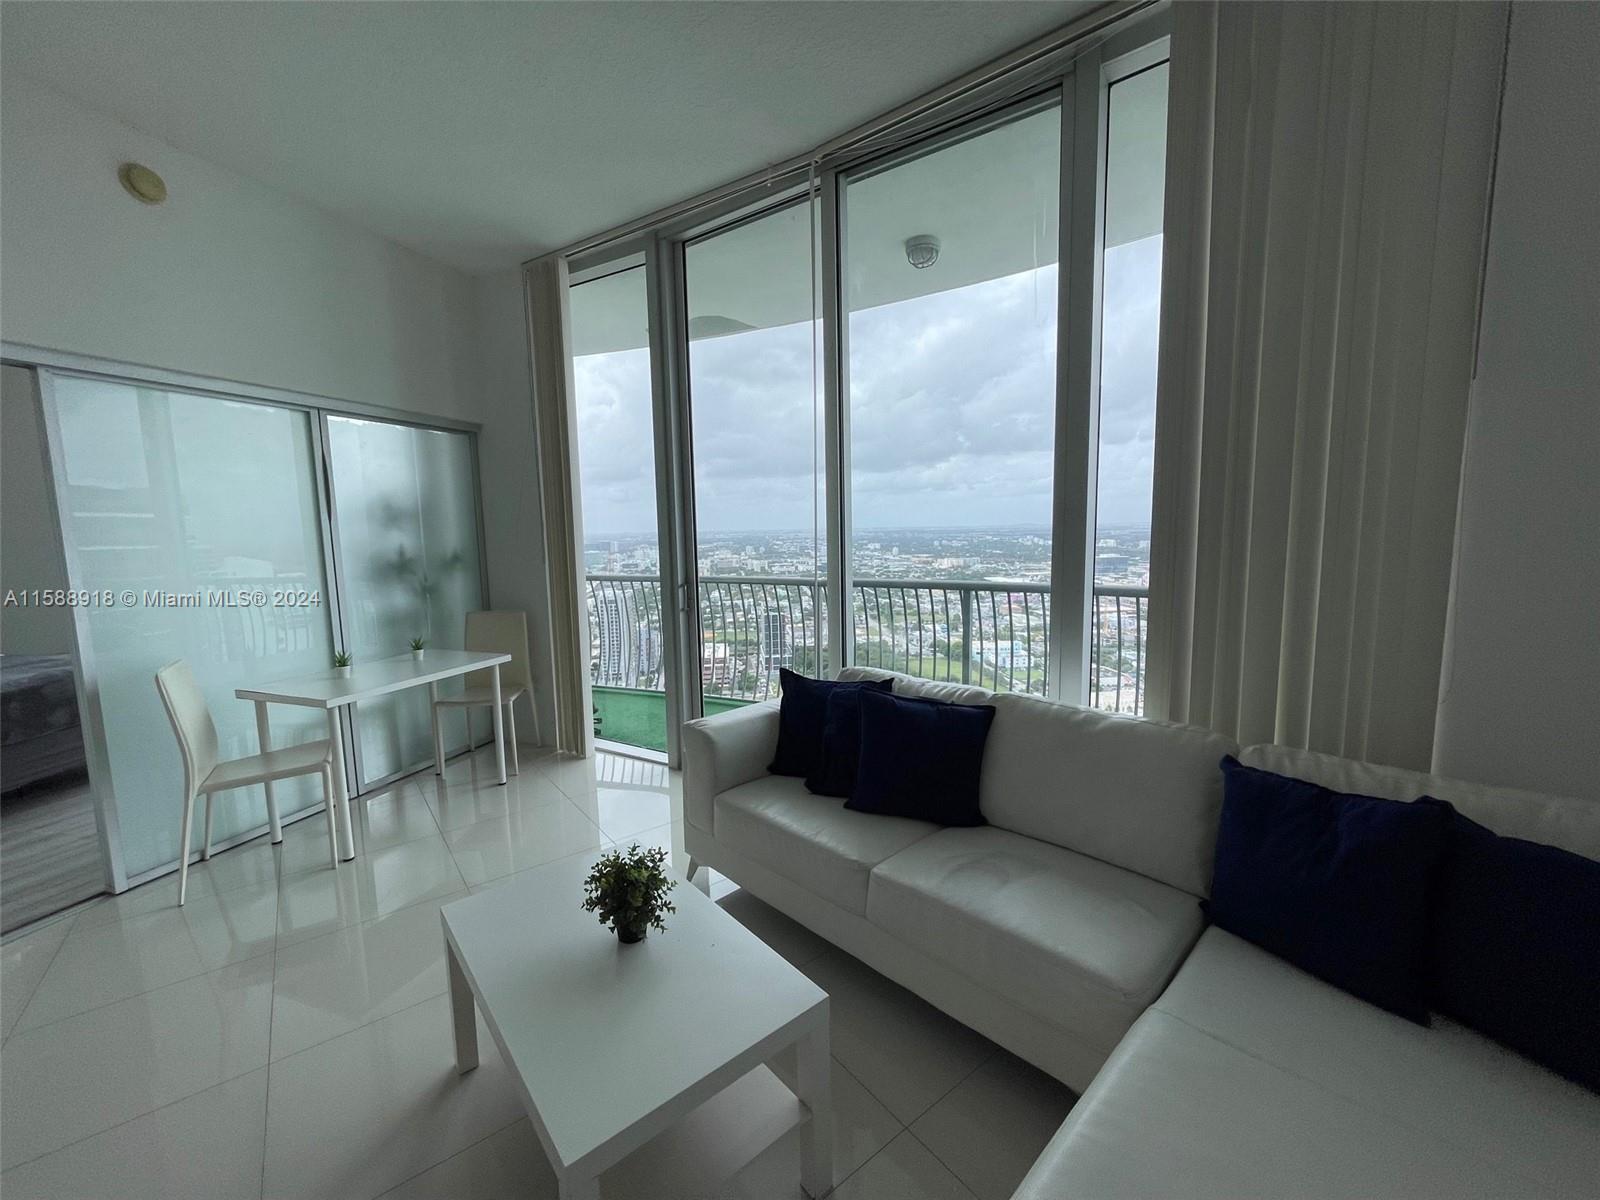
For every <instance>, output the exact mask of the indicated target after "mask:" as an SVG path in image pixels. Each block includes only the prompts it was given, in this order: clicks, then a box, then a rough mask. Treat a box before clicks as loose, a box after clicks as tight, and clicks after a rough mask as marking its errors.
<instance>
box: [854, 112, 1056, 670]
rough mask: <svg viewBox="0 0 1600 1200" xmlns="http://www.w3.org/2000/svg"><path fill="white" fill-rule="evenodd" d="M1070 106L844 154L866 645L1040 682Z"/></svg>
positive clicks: (862, 637)
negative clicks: (903, 152) (865, 154)
mask: <svg viewBox="0 0 1600 1200" xmlns="http://www.w3.org/2000/svg"><path fill="white" fill-rule="evenodd" d="M1060 176H1061V110H1060V107H1059V105H1058V104H1057V103H1055V102H1050V103H1048V104H1046V105H1045V106H1044V107H1042V108H1040V109H1037V110H1035V111H1030V112H1026V113H1024V114H1023V115H1020V116H1017V117H1014V118H1012V119H1009V120H1005V121H1003V122H1001V123H999V124H989V125H986V126H984V127H982V128H980V129H978V130H975V131H972V132H970V133H968V134H966V135H964V136H961V137H960V138H959V139H957V140H955V141H953V142H951V143H949V144H945V145H939V146H936V147H935V148H931V149H928V150H926V151H921V152H916V153H914V154H913V155H911V156H910V157H907V158H902V159H897V160H894V161H892V162H891V163H889V164H888V165H884V166H878V165H871V166H868V167H866V168H864V169H861V170H859V171H856V172H852V173H851V174H849V175H848V176H847V177H846V179H845V181H844V186H843V200H842V209H843V217H842V231H841V240H842V242H843V244H844V246H845V257H844V300H845V302H846V305H847V308H848V346H849V352H848V356H847V359H846V362H847V373H846V379H847V388H846V397H845V402H844V403H845V405H846V408H847V410H848V428H849V438H848V453H849V475H848V480H849V488H850V496H849V504H848V511H849V513H850V518H851V519H850V525H849V531H848V534H849V542H848V548H849V554H850V572H851V584H850V594H849V597H848V601H849V603H848V612H849V615H850V620H851V625H852V628H851V630H850V637H851V640H852V649H853V653H854V659H855V661H856V662H857V663H861V664H866V665H871V666H882V667H889V668H892V669H894V670H898V671H906V672H909V673H911V674H914V675H922V676H926V677H929V678H934V679H954V680H964V681H970V682H972V683H977V684H982V685H983V686H985V687H990V688H996V689H999V690H1002V691H1031V692H1041V693H1042V692H1043V691H1044V690H1045V688H1046V685H1047V667H1048V661H1049V658H1048V643H1047V636H1046V635H1047V632H1048V628H1049V600H1050V572H1051V518H1052V508H1051V498H1052V482H1053V478H1054V466H1055V454H1054V446H1055V425H1056V420H1055V413H1056V330H1057V320H1056V307H1057V292H1058V280H1057V266H1056V263H1057V258H1058V257H1059V245H1060V234H1059V216H1060V214H1059V192H1060Z"/></svg>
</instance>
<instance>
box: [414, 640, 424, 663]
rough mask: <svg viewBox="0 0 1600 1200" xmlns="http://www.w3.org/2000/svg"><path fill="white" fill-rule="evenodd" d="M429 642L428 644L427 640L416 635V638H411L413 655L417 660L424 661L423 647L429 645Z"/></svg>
mask: <svg viewBox="0 0 1600 1200" xmlns="http://www.w3.org/2000/svg"><path fill="white" fill-rule="evenodd" d="M427 644H428V643H427V642H425V641H423V640H422V639H421V638H419V637H414V638H412V639H411V657H412V658H413V659H414V660H415V661H417V662H421V661H422V651H423V648H424V647H426V646H427Z"/></svg>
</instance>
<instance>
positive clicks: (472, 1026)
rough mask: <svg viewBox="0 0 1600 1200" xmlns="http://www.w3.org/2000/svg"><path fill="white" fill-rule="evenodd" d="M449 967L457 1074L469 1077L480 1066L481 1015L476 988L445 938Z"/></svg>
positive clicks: (445, 954) (451, 1018) (451, 1016)
mask: <svg viewBox="0 0 1600 1200" xmlns="http://www.w3.org/2000/svg"><path fill="white" fill-rule="evenodd" d="M444 957H445V964H446V966H447V967H448V969H449V972H450V1023H451V1025H453V1026H454V1027H455V1035H456V1074H458V1075H465V1074H466V1073H467V1072H468V1071H471V1070H472V1069H474V1068H475V1067H476V1066H477V1065H478V1013H477V1008H476V1006H475V1004H474V1001H473V999H472V985H471V984H469V983H468V982H467V973H466V972H465V971H463V970H462V969H461V961H460V960H459V959H458V958H456V948H455V947H454V946H452V945H451V944H450V939H449V938H448V937H447V938H445V939H444Z"/></svg>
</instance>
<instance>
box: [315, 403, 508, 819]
mask: <svg viewBox="0 0 1600 1200" xmlns="http://www.w3.org/2000/svg"><path fill="white" fill-rule="evenodd" d="M327 443H328V466H329V470H330V472H331V474H332V479H333V498H334V502H333V520H334V536H335V538H336V540H337V543H338V548H339V561H340V563H341V568H340V573H341V579H340V583H341V585H342V586H341V592H342V597H343V602H344V620H345V627H344V641H345V646H346V647H347V648H348V649H349V651H350V653H351V655H352V656H353V657H354V658H355V660H356V661H357V662H358V663H359V662H371V661H373V660H375V659H380V658H391V657H393V656H395V655H397V654H405V653H408V652H409V650H410V645H411V639H412V638H414V637H420V638H423V639H425V640H426V641H427V643H428V645H429V646H434V647H439V648H447V649H460V648H461V641H462V635H463V633H464V631H465V626H466V617H467V613H468V612H470V611H472V610H473V609H477V608H481V607H483V571H482V563H481V560H480V558H479V554H478V504H477V482H476V470H475V469H474V462H473V449H472V439H471V438H470V437H469V436H468V435H467V434H464V433H451V432H447V431H445V430H439V429H421V428H418V427H416V426H412V425H396V424H392V423H390V422H388V421H367V420H361V419H359V418H356V417H338V416H329V417H327ZM452 687H453V688H454V689H459V684H455V685H451V686H446V685H441V691H448V690H452ZM444 720H445V748H446V751H447V753H455V752H456V751H458V750H461V749H464V748H465V747H466V722H465V720H464V719H463V717H462V716H461V715H460V714H459V713H458V712H447V713H445V714H444ZM430 729H431V726H430V724H429V717H428V693H427V689H425V688H412V689H410V690H408V691H404V692H399V693H396V694H395V695H393V696H386V697H384V698H382V699H380V700H373V701H366V702H363V703H362V704H360V705H358V706H357V707H356V729H355V747H356V768H357V775H358V778H359V780H360V783H361V786H362V788H366V787H369V786H371V785H372V784H373V783H375V782H378V781H381V780H383V779H387V778H388V777H390V776H392V775H396V774H399V773H401V772H404V771H411V770H416V769H417V768H418V767H420V766H423V765H424V764H426V763H428V762H430V761H432V759H433V737H432V733H431V732H430ZM488 729H489V723H488V721H487V720H481V721H479V722H478V729H477V732H478V734H479V737H480V739H481V738H483V737H486V736H487V733H488Z"/></svg>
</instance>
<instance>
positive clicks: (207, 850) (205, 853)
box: [200, 792, 211, 862]
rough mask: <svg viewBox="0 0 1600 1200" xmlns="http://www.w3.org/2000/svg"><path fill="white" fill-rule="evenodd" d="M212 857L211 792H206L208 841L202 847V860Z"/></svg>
mask: <svg viewBox="0 0 1600 1200" xmlns="http://www.w3.org/2000/svg"><path fill="white" fill-rule="evenodd" d="M210 857H211V793H210V792H207V793H206V842H205V845H203V846H201V847H200V861H201V862H205V861H206V860H208V859H209V858H210Z"/></svg>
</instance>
